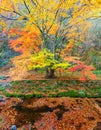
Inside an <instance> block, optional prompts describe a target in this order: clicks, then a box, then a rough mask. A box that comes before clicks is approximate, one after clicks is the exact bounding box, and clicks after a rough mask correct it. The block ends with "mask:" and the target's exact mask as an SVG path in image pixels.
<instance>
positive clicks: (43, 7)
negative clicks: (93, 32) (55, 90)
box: [0, 0, 101, 77]
mask: <svg viewBox="0 0 101 130" xmlns="http://www.w3.org/2000/svg"><path fill="white" fill-rule="evenodd" d="M0 5H1V6H0V19H1V21H0V26H4V27H5V28H4V29H5V30H6V32H7V34H8V36H9V39H10V40H9V43H10V47H11V48H13V49H14V50H15V51H17V52H19V53H20V55H19V56H16V57H15V58H13V59H12V62H13V63H14V65H15V67H18V66H20V67H21V66H22V67H25V68H26V69H33V68H34V69H35V68H46V72H47V74H46V75H47V77H52V76H53V77H54V72H55V70H56V69H58V68H62V69H68V68H70V67H72V66H74V65H77V64H78V62H74V61H75V60H76V61H78V60H77V59H78V58H77V57H74V58H70V56H71V55H70V51H71V49H73V48H75V45H76V44H79V43H84V42H85V41H86V33H87V31H88V30H89V28H90V27H91V22H90V20H92V19H96V18H100V17H101V2H100V0H1V1H0ZM5 30H4V31H5ZM71 57H72V56H71ZM66 59H68V60H66ZM17 70H18V69H17Z"/></svg>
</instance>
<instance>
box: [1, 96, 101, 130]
mask: <svg viewBox="0 0 101 130" xmlns="http://www.w3.org/2000/svg"><path fill="white" fill-rule="evenodd" d="M0 113H1V114H0V116H1V119H0V121H1V122H0V130H7V128H8V130H9V128H10V127H11V126H12V125H14V124H15V125H16V126H17V128H18V130H22V129H24V128H25V130H29V128H30V129H32V130H101V98H99V99H88V98H84V99H82V98H75V99H74V98H40V99H35V98H32V99H19V98H9V99H3V100H2V101H0Z"/></svg>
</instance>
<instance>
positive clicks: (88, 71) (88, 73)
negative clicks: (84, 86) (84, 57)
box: [68, 60, 96, 81]
mask: <svg viewBox="0 0 101 130" xmlns="http://www.w3.org/2000/svg"><path fill="white" fill-rule="evenodd" d="M74 63H76V65H75V66H73V67H71V68H69V69H68V70H69V71H71V72H79V71H80V73H81V75H80V78H79V80H81V81H86V80H87V79H92V80H95V79H96V75H95V74H93V72H92V70H95V68H94V67H93V66H87V65H85V64H84V63H83V62H81V61H78V60H75V61H74Z"/></svg>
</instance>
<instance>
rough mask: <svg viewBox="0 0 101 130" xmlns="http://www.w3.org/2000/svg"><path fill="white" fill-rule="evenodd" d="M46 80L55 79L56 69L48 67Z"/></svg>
mask: <svg viewBox="0 0 101 130" xmlns="http://www.w3.org/2000/svg"><path fill="white" fill-rule="evenodd" d="M45 77H46V78H55V77H56V76H55V70H54V69H49V68H48V67H47V68H46V76H45Z"/></svg>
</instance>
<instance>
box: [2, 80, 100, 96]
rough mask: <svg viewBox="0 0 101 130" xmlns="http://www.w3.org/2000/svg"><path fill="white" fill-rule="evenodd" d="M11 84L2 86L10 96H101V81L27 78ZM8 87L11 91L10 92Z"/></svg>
mask: <svg viewBox="0 0 101 130" xmlns="http://www.w3.org/2000/svg"><path fill="white" fill-rule="evenodd" d="M11 84H12V85H11V86H10V87H9V85H8V86H7V87H6V90H5V89H3V88H1V91H4V94H5V95H6V96H8V97H25V98H31V97H36V98H42V97H81V98H84V97H89V98H91V97H92V98H93V97H101V81H90V80H89V81H87V82H85V83H84V82H80V81H76V80H74V81H70V80H69V81H67V80H66V81H65V80H64V81H54V80H36V81H31V80H26V81H13V82H12V83H11ZM7 89H8V90H9V91H11V93H8V91H7ZM28 93H30V94H28Z"/></svg>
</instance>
